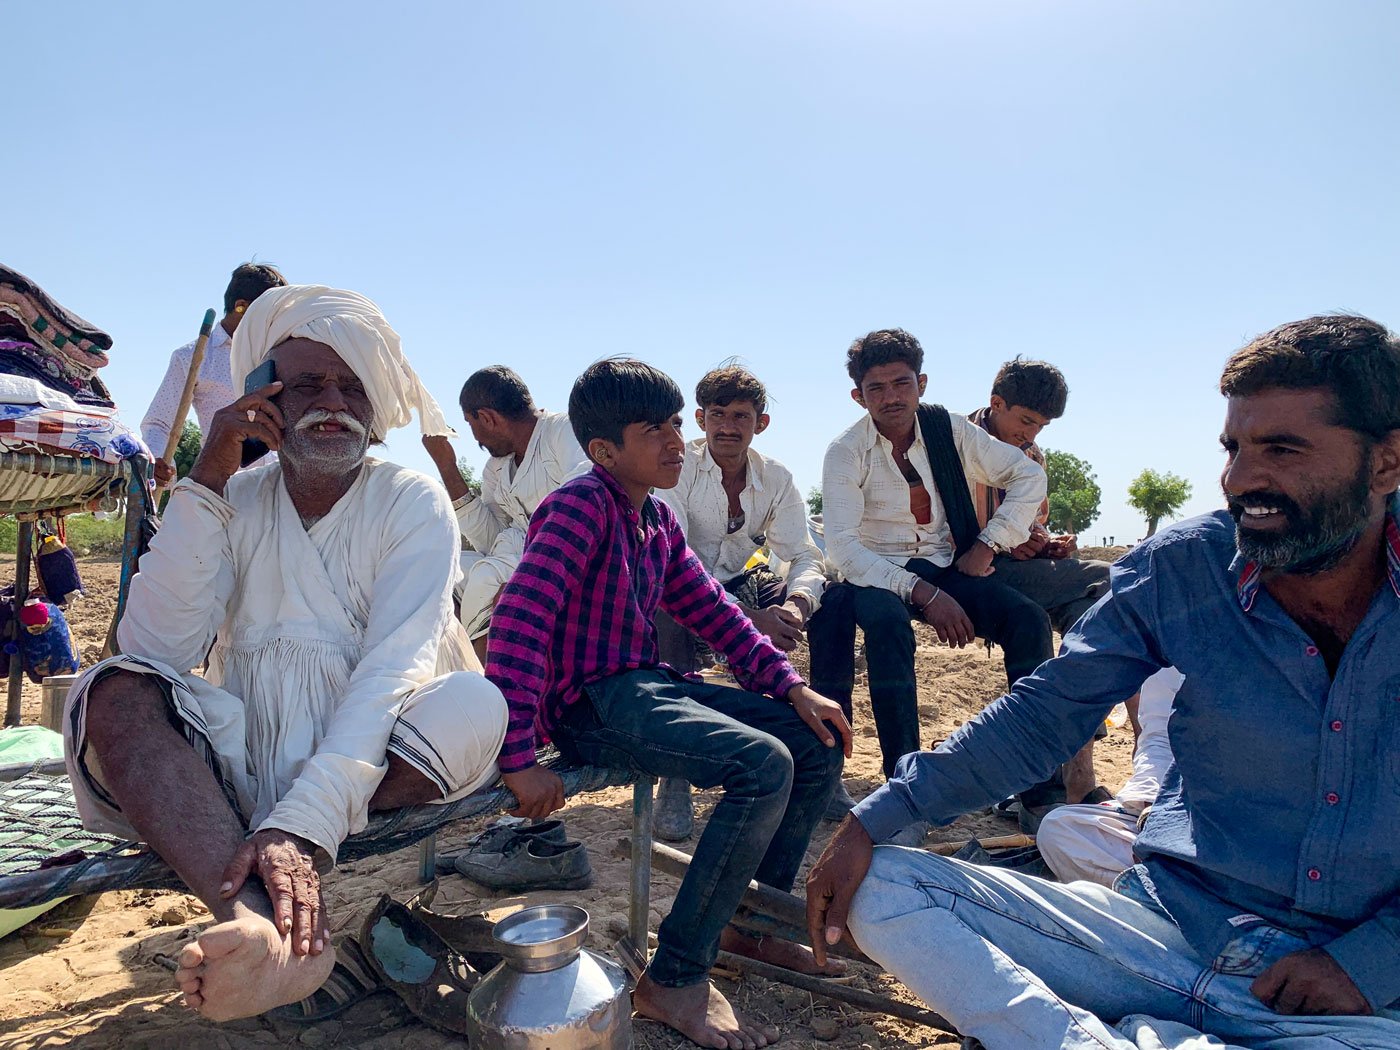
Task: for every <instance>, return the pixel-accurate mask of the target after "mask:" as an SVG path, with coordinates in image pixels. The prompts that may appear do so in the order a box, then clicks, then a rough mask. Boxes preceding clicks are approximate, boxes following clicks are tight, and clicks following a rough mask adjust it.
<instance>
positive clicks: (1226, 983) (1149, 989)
mask: <svg viewBox="0 0 1400 1050" xmlns="http://www.w3.org/2000/svg"><path fill="white" fill-rule="evenodd" d="M850 928H851V933H852V934H853V935H854V936H855V938H856V941H857V943H859V945H860V946H861V948H862V949H863V950H864V951H865V953H866V954H867V955H869V956H870V957H871V958H873V959H874V960H875V961H876V962H878V963H880V965H882V966H884V967H885V969H887V970H888V971H890V972H891V973H892V974H894V975H895V976H896V977H898V978H899V979H900V980H901V981H903V982H904V984H905V985H907V986H908V987H909V989H910V990H911V991H913V992H915V993H916V994H917V995H918V996H919V997H920V998H921V999H923V1000H924V1001H925V1002H926V1003H928V1005H929V1006H930V1007H932V1008H933V1009H935V1010H937V1011H939V1012H940V1013H942V1014H943V1015H944V1016H945V1017H947V1018H948V1020H950V1021H951V1022H952V1023H953V1024H954V1025H956V1026H957V1028H958V1030H959V1031H960V1032H962V1033H963V1034H964V1035H968V1036H975V1037H976V1038H978V1039H980V1040H981V1041H982V1042H983V1044H985V1045H986V1047H987V1050H1042V1048H1043V1050H1059V1048H1060V1047H1067V1048H1071V1050H1088V1048H1094V1050H1103V1048H1112V1050H1148V1048H1151V1050H1168V1048H1169V1050H1188V1048H1189V1050H1206V1048H1211V1050H1218V1048H1221V1047H1249V1048H1257V1050H1263V1048H1267V1050H1342V1048H1346V1050H1362V1048H1365V1050H1397V1048H1400V1011H1393V1010H1387V1011H1382V1012H1381V1013H1380V1014H1378V1015H1376V1016H1374V1017H1310V1016H1294V1015H1288V1014H1278V1013H1275V1012H1274V1011H1273V1010H1271V1009H1269V1008H1268V1007H1267V1006H1265V1005H1264V1004H1263V1003H1261V1002H1259V1000H1257V999H1255V998H1254V996H1253V995H1251V994H1250V991H1249V986H1250V984H1251V983H1252V982H1253V980H1254V978H1255V977H1257V976H1258V975H1259V974H1260V973H1262V972H1263V971H1264V970H1266V969H1267V968H1268V967H1269V966H1271V965H1272V964H1273V963H1274V962H1275V961H1277V960H1278V959H1279V958H1281V957H1282V956H1284V955H1287V954H1289V953H1291V952H1295V951H1301V950H1302V949H1304V948H1307V947H1308V946H1309V945H1308V944H1307V942H1305V941H1303V940H1301V939H1299V938H1297V937H1295V936H1293V935H1292V934H1289V933H1287V932H1285V931H1283V930H1279V929H1275V928H1273V927H1271V926H1267V925H1262V924H1260V925H1254V926H1250V927H1247V928H1243V929H1242V931H1241V933H1240V935H1239V936H1238V937H1236V938H1235V939H1234V940H1233V941H1231V942H1230V943H1229V944H1228V945H1227V946H1226V948H1225V950H1224V951H1223V952H1222V953H1221V954H1220V955H1219V956H1218V957H1217V958H1215V959H1213V960H1212V959H1202V958H1200V957H1199V956H1197V954H1196V953H1195V951H1194V950H1193V949H1192V948H1191V946H1190V945H1189V944H1187V943H1186V940H1185V939H1184V938H1183V937H1182V936H1181V932H1180V931H1179V930H1178V929H1177V927H1176V924H1175V923H1174V922H1172V920H1171V918H1170V916H1168V915H1167V913H1166V912H1165V911H1163V910H1162V909H1161V908H1160V906H1158V905H1157V904H1156V902H1155V901H1154V900H1153V898H1152V897H1151V896H1150V894H1148V892H1147V891H1146V889H1145V888H1144V886H1143V883H1142V881H1141V879H1140V878H1139V875H1138V870H1137V869H1135V868H1129V869H1128V871H1126V872H1124V874H1123V876H1121V877H1120V879H1119V881H1118V892H1114V891H1113V890H1109V889H1106V888H1104V887H1102V886H1098V885H1095V884H1094V883H1089V882H1075V883H1070V884H1069V885H1061V884H1059V883H1054V882H1046V881H1044V880H1042V879H1036V878H1032V877H1030V876H1025V875H1019V874H1017V873H1016V872H1012V871H1006V870H1004V869H1000V868H991V867H978V866H976V865H973V864H965V863H963V862H961V861H956V860H952V859H949V858H945V857H939V856H935V855H933V854H930V853H924V852H923V851H921V850H911V849H902V848H900V847H898V846H878V847H876V849H875V859H874V862H873V863H872V864H871V866H870V872H869V874H868V875H867V876H866V879H865V882H864V883H862V884H861V887H860V890H859V891H858V892H857V894H856V897H855V900H854V902H853V905H852V908H851V915H850ZM1203 1033H1205V1034H1203Z"/></svg>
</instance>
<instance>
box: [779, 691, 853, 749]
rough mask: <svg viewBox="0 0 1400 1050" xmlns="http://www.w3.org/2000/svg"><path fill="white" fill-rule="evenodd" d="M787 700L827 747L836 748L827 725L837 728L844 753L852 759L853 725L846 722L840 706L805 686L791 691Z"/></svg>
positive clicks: (834, 740)
mask: <svg viewBox="0 0 1400 1050" xmlns="http://www.w3.org/2000/svg"><path fill="white" fill-rule="evenodd" d="M787 700H788V703H790V704H792V709H793V710H794V711H796V712H797V714H798V715H799V716H800V717H801V719H802V721H804V722H806V723H807V726H808V728H810V729H811V730H812V732H814V733H816V734H817V739H818V740H820V741H821V742H822V743H823V744H825V745H826V746H827V747H835V746H836V738H835V737H834V736H832V735H831V730H830V729H829V728H827V723H828V722H830V723H831V725H833V726H835V727H836V732H838V733H840V734H841V742H842V743H841V750H842V752H843V753H844V754H845V756H846V757H847V758H850V757H851V735H852V734H851V723H850V722H847V721H846V715H845V713H844V712H843V711H842V710H841V705H840V704H838V703H837V702H836V701H835V700H829V699H827V698H826V697H824V696H822V694H821V693H818V692H816V691H814V690H813V689H811V688H810V687H809V686H805V685H799V686H794V687H793V688H792V689H789V690H788V695H787Z"/></svg>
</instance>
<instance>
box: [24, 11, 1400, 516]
mask: <svg viewBox="0 0 1400 1050" xmlns="http://www.w3.org/2000/svg"><path fill="white" fill-rule="evenodd" d="M5 27H6V32H7V38H8V39H9V40H10V41H12V42H13V46H11V47H9V48H8V49H7V51H8V54H7V58H6V97H7V98H8V99H9V100H10V102H9V105H8V107H7V108H8V111H9V119H8V121H7V126H8V129H9V133H8V135H7V136H6V139H7V152H8V159H7V161H6V163H5V165H4V169H3V172H4V173H3V176H0V186H3V188H4V197H5V202H6V207H5V217H4V220H3V225H0V231H2V232H0V258H3V260H4V261H5V262H6V263H7V264H9V265H11V266H13V267H16V268H18V269H20V270H22V271H24V272H26V273H28V274H29V275H30V276H32V277H33V278H35V279H36V280H38V281H39V282H40V283H41V284H42V285H43V286H44V287H45V288H47V289H48V290H49V291H50V292H51V293H52V294H53V295H55V296H56V297H57V298H58V299H59V300H60V301H62V302H63V303H65V304H66V305H68V306H70V307H72V308H73V309H74V310H76V311H77V312H79V313H81V314H83V315H84V316H86V317H88V318H89V319H91V320H92V321H94V322H95V323H97V324H99V325H101V326H103V327H105V328H107V329H108V330H109V331H110V332H111V333H112V334H113V336H114V337H115V339H116V346H115V349H114V352H113V355H112V356H113V363H112V365H111V366H110V368H108V369H107V370H106V371H105V372H104V378H105V379H106V380H107V382H108V384H109V385H110V386H111V388H112V390H113V393H114V395H115V396H116V398H117V400H118V404H119V405H120V406H121V408H122V409H123V413H124V415H125V416H126V417H127V419H128V420H129V421H130V422H132V423H136V422H138V421H139V420H140V417H141V415H142V414H143V412H144V410H145V407H146V404H147V402H148V401H149V399H150V396H151V394H152V393H153V391H154V388H155V385H156V383H157V382H158V380H159V378H160V375H161V373H162V372H163V370H164V368H165V364H166V361H167V358H168V355H169V353H170V351H171V349H173V348H174V347H175V346H177V345H178V344H180V343H182V342H185V341H186V340H188V339H190V338H192V336H193V335H194V332H195V329H196V328H197V327H198V323H199V319H200V316H201V314H202V313H203V311H204V309H205V307H207V306H214V305H216V304H217V303H218V301H219V297H220V295H221V293H222V291H223V287H224V284H225V282H226V280H227V277H228V272H229V270H230V269H231V268H232V267H233V266H234V264H236V263H238V262H240V261H242V260H245V259H248V258H250V257H253V256H256V257H257V258H259V259H262V260H267V261H272V262H275V263H277V264H278V265H280V266H281V267H282V268H283V270H284V272H285V273H286V274H287V275H288V277H289V278H290V279H291V280H293V281H304V282H323V283H327V284H333V285H342V286H345V287H350V288H354V289H356V290H358V291H362V292H364V293H365V294H367V295H369V296H370V297H371V298H373V299H375V300H377V301H378V302H379V304H380V305H381V306H382V307H383V309H384V311H385V313H386V314H387V316H388V317H389V319H390V321H391V322H392V323H393V324H394V325H395V326H396V327H397V328H398V330H399V331H400V332H401V333H402V334H403V337H404V342H405V345H406V347H407V348H408V351H409V354H410V356H411V359H412V360H413V362H414V364H415V365H416V367H417V368H418V370H419V371H420V373H421V374H422V375H423V377H424V380H425V381H426V383H427V384H428V386H429V387H430V389H432V390H433V391H434V393H435V394H436V395H437V397H438V398H439V400H440V401H442V402H443V404H444V407H446V408H447V409H448V410H449V414H450V415H451V416H452V417H453V418H454V419H455V418H456V417H457V415H458V413H457V411H456V408H455V401H456V392H457V390H458V388H459V387H460V385H461V382H462V380H463V379H464V378H465V377H466V375H467V374H468V373H469V372H470V371H471V370H473V369H474V368H477V367H480V366H482V365H486V364H492V363H505V364H509V365H511V366H512V367H514V368H515V369H516V370H518V371H519V372H520V373H521V374H522V375H523V376H524V377H525V379H526V380H527V382H528V383H529V384H530V386H531V388H532V390H533V391H534V393H535V397H536V400H537V401H538V403H539V404H541V405H543V406H546V407H550V408H562V407H563V406H564V403H565V401H566V398H567V395H568V389H569V386H570V383H571V382H572V380H573V378H574V377H575V376H576V375H577V374H578V372H579V371H580V370H581V369H582V368H583V367H584V366H585V365H587V364H588V363H589V362H590V361H592V360H594V359H595V358H597V357H600V356H602V355H605V354H612V353H622V352H626V353H631V354H635V355H638V356H640V357H643V358H645V359H647V360H650V361H652V362H653V363H655V364H657V365H659V366H661V367H663V368H665V369H667V370H668V371H670V372H671V373H672V374H673V375H674V376H675V377H676V378H677V379H678V380H679V381H680V382H681V385H682V387H683V388H685V389H686V390H687V392H688V393H689V392H690V391H692V390H693V388H694V383H695V380H696V379H698V378H699V376H700V375H701V374H702V373H703V372H704V371H705V370H706V369H707V368H708V367H710V366H712V365H714V364H716V363H718V362H719V361H721V360H722V359H724V358H727V357H730V356H731V355H739V356H741V357H742V358H743V359H745V360H746V361H747V362H748V363H750V364H751V365H752V367H753V368H754V369H755V370H756V371H757V372H758V373H759V375H760V376H761V377H762V378H763V379H764V380H765V381H766V382H767V383H768V385H769V388H770V390H771V391H772V393H773V396H774V398H775V401H776V403H775V405H774V406H773V410H772V411H773V417H774V423H773V427H772V429H771V430H770V431H769V433H768V434H766V435H764V436H763V437H762V438H761V439H760V441H761V445H760V447H761V448H763V449H764V450H765V451H767V452H769V453H770V454H772V455H775V456H777V457H778V458H780V459H782V460H783V461H785V462H786V463H787V464H788V465H789V466H790V467H791V468H792V470H793V472H794V474H796V476H797V480H798V482H799V484H800V485H801V486H802V488H803V489H804V491H805V490H806V489H807V488H808V487H809V486H811V485H815V484H817V483H819V481H820V473H821V457H822V454H823V451H824V450H825V448H826V445H827V443H828V442H829V441H830V439H831V438H832V437H833V436H834V435H835V434H836V433H837V432H839V431H840V430H841V429H843V428H844V427H845V426H846V425H847V424H848V423H849V422H851V421H852V420H853V419H854V418H856V415H857V413H858V409H857V408H856V407H855V406H854V405H853V404H852V403H851V401H850V399H849V396H848V391H849V386H850V384H849V382H848V381H847V379H846V377H845V374H844V371H843V365H842V359H843V353H844V349H845V347H846V346H847V345H848V344H849V342H850V341H851V339H852V338H853V337H855V336H857V335H860V334H861V333H863V332H865V331H867V330H869V329H872V328H881V327H887V326H892V325H900V326H903V327H905V328H908V329H909V330H910V331H912V332H914V333H915V334H916V335H917V336H918V337H919V338H920V339H921V340H922V342H923V344H924V347H925V349H926V351H927V354H928V361H927V371H928V373H929V375H930V391H931V394H932V396H933V398H935V399H937V400H941V401H943V402H945V403H947V404H948V405H949V406H951V407H954V408H958V409H962V410H967V409H971V408H974V407H976V406H977V405H979V404H982V403H983V402H984V400H985V398H986V394H987V389H988V386H989V383H990V380H991V376H992V374H993V373H994V372H995V370H996V368H997V366H998V365H999V364H1000V363H1001V362H1002V361H1003V360H1005V359H1007V358H1009V357H1011V356H1012V355H1014V354H1016V353H1018V352H1019V353H1025V354H1029V355H1032V356H1038V357H1044V358H1046V359H1048V360H1050V361H1053V362H1055V363H1056V364H1058V365H1059V366H1060V367H1061V368H1062V369H1063V370H1064V372H1065V373H1066V375H1067V376H1068V378H1069V381H1070V386H1071V391H1072V393H1071V397H1070V403H1069V411H1068V414H1067V415H1066V417H1065V418H1064V419H1062V420H1060V421H1058V422H1056V423H1055V424H1053V426H1052V427H1051V428H1050V429H1049V430H1047V431H1046V433H1045V435H1044V443H1045V444H1046V445H1047V446H1048V447H1052V448H1060V449H1065V450H1067V451H1071V452H1074V453H1076V454H1078V455H1080V456H1083V457H1085V458H1086V459H1088V460H1089V462H1090V463H1091V464H1092V465H1093V466H1094V468H1095V470H1096V471H1097V474H1098V478H1099V481H1100V483H1101V485H1102V487H1103V490H1104V499H1103V505H1102V515H1101V518H1100V520H1099V522H1098V523H1097V524H1096V525H1095V526H1094V527H1093V528H1092V529H1090V530H1089V533H1088V534H1087V535H1089V536H1092V537H1093V538H1094V539H1095V541H1097V538H1098V537H1099V536H1100V535H1108V534H1113V535H1115V536H1117V537H1118V538H1119V540H1120V541H1121V540H1122V539H1124V538H1128V537H1137V536H1140V535H1141V534H1142V531H1143V524H1142V521H1141V519H1140V518H1139V517H1138V516H1137V515H1136V513H1135V512H1134V511H1132V510H1131V509H1130V508H1128V507H1127V506H1126V503H1125V499H1126V488H1127V485H1128V482H1129V480H1130V479H1131V478H1132V477H1133V476H1134V475H1136V474H1137V473H1138V472H1139V471H1140V470H1141V469H1142V468H1143V467H1149V466H1150V467H1154V468H1156V469H1159V470H1171V471H1174V472H1176V473H1179V474H1183V475H1185V476H1186V477H1188V478H1189V479H1190V480H1191V482H1192V484H1193V485H1194V488H1195V494H1194V497H1193V499H1192V500H1191V502H1190V504H1189V505H1188V507H1187V510H1188V511H1189V512H1200V511H1206V510H1210V509H1212V508H1214V507H1215V506H1216V505H1217V504H1218V503H1219V495H1218V483H1217V480H1216V479H1217V475H1218V471H1219V468H1220V465H1221V455H1220V453H1219V451H1218V448H1217V437H1218V434H1219V428H1220V422H1221V418H1222V402H1221V400H1220V397H1219V395H1218V393H1217V392H1216V389H1215V383H1216V380H1217V378H1218V375H1219V369H1220V365H1221V363H1222V362H1223V361H1224V359H1225V357H1226V355H1227V354H1228V353H1229V352H1230V351H1231V350H1232V349H1234V348H1235V347H1236V346H1238V345H1239V344H1240V343H1241V342H1243V341H1244V340H1246V339H1247V338H1248V337H1249V336H1251V335H1253V334H1255V333H1258V332H1260V331H1263V330H1265V329H1267V328H1270V327H1272V326H1273V325H1275V324H1278V323H1280V322H1283V321H1286V320H1291V319H1295V318H1298V317H1302V316H1306V315H1308V314H1311V313H1315V312H1319V311H1326V310H1333V309H1348V310H1355V311H1359V312H1362V313H1366V314H1369V315H1371V316H1374V317H1376V318H1377V319H1379V320H1381V321H1384V322H1386V323H1389V324H1392V325H1400V283H1398V282H1397V275H1396V266H1395V261H1396V245H1397V243H1400V236H1397V235H1398V234H1400V203H1398V202H1400V194H1397V191H1396V185H1397V175H1396V173H1397V171H1400V146H1398V145H1397V135H1396V130H1397V124H1396V112H1397V107H1398V105H1400V64H1397V62H1396V61H1395V49H1396V46H1397V43H1400V5H1396V4H1394V3H1392V2H1389V0H1371V2H1361V0H1356V2H1348V0H1333V2H1329V3H1325V4H1320V3H1312V2H1308V3H1303V2H1280V0H1264V2H1226V3H1222V2H1220V0H1204V2H1203V0H1173V2H1170V3H1166V2H1160V3H1148V2H1145V0H1143V2H1138V0H1133V2H1126V0H1112V2H1081V3H1075V2H1068V0H1065V2H1053V3H1052V2H1049V0H1040V2H1034V3H1032V2H1025V0H997V2H995V3H987V2H985V0H982V2H977V0H960V2H938V0H919V2H907V3H895V2H879V0H860V2H847V3H833V2H827V0H805V2H800V3H799V2H792V3H768V4H764V3H753V2H743V3H730V2H715V0H710V2H707V3H704V4H673V3H642V2H636V3H579V2H559V3H549V4H546V3H537V4H524V3H504V4H490V5H487V4H477V3H470V4H469V3H398V4H383V3H374V4H369V3H358V2H347V3H336V4H329V3H326V4H311V3H301V2H282V3H278V4H265V3H243V4H232V5H228V4H225V5H212V4H191V3H180V4H175V3H141V4H130V5H128V4H116V5H112V4H109V5H96V4H58V3H52V4H50V3H30V4H14V5H10V6H9V7H8V8H7V10H6V13H5ZM460 447H461V449H462V450H463V451H464V452H466V453H467V454H468V455H469V456H470V457H471V458H472V459H473V460H474V461H476V462H481V461H483V460H484V456H483V454H482V453H480V451H479V450H477V449H476V448H475V446H474V445H473V444H472V443H471V442H470V441H469V440H463V441H462V442H461V446H460ZM389 455H390V456H391V457H392V458H396V459H401V460H402V461H403V462H406V463H409V464H411V465H414V466H418V467H421V468H426V467H427V466H428V462H427V459H426V457H425V456H424V455H423V453H422V451H421V449H420V448H419V446H418V438H417V434H416V431H410V430H403V431H399V432H397V433H396V434H395V435H394V436H393V437H392V438H391V445H390V449H389Z"/></svg>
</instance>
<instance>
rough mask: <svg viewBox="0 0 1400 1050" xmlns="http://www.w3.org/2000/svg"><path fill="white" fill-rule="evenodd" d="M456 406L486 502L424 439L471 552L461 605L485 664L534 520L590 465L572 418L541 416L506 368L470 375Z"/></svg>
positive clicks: (440, 440) (439, 441)
mask: <svg viewBox="0 0 1400 1050" xmlns="http://www.w3.org/2000/svg"><path fill="white" fill-rule="evenodd" d="M459 401H460V403H461V406H462V416H463V417H464V418H465V419H466V421H467V426H468V427H470V428H471V432H472V437H473V438H475V439H476V442H477V444H478V445H480V446H481V447H482V448H483V449H485V450H486V451H487V453H489V454H490V456H491V459H490V460H489V461H488V462H487V464H486V467H485V469H484V470H483V471H482V472H481V494H480V495H479V496H476V495H473V494H472V492H471V490H470V489H468V488H467V483H466V481H465V480H464V479H463V478H462V473H461V471H459V470H458V469H457V452H456V450H455V449H454V448H453V447H452V442H451V441H449V440H448V439H447V438H446V437H444V436H442V435H440V434H434V435H424V437H423V447H424V448H425V449H427V451H428V455H429V456H431V457H432V460H433V464H434V465H435V466H436V467H437V469H438V473H439V474H441V475H442V481H443V484H444V485H446V486H447V494H448V495H449V496H451V497H452V509H453V510H454V511H456V513H457V524H458V526H459V527H460V528H461V530H462V538H463V539H464V540H466V541H467V542H468V543H469V544H471V547H472V549H471V550H469V551H463V552H462V572H463V573H464V577H463V580H462V582H461V584H460V585H459V587H458V590H457V601H458V605H459V607H460V615H461V618H462V624H463V626H465V627H466V629H467V635H468V636H469V637H470V638H471V640H472V645H473V646H474V647H475V648H476V652H477V654H478V655H479V656H482V657H483V658H484V657H485V655H486V632H487V631H488V630H489V628H490V626H491V609H492V607H493V606H494V605H495V603H496V597H497V596H498V595H499V594H500V593H501V588H502V587H503V586H505V582H506V580H508V579H510V574H511V573H512V572H514V571H515V566H516V565H517V564H518V563H519V561H520V551H521V549H522V548H523V547H524V545H525V527H526V526H527V525H529V524H530V515H531V514H533V513H535V508H536V507H538V506H539V505H540V500H542V499H544V498H545V497H546V496H547V495H549V494H550V493H551V492H553V491H554V490H555V489H557V488H558V487H559V486H560V485H562V484H563V483H564V482H565V481H566V480H568V479H569V478H571V477H573V476H574V475H576V474H582V473H583V472H584V471H586V470H587V469H588V467H589V462H588V457H586V456H585V455H584V454H583V450H582V449H581V448H579V447H578V441H577V440H576V439H575V438H574V431H573V428H572V427H570V426H569V417H568V416H566V415H564V414H563V413H562V412H545V411H544V410H543V409H539V408H536V407H535V400H534V398H532V397H531V396H530V388H529V387H527V386H526V385H525V381H524V380H523V379H521V378H520V377H519V376H518V375H516V374H515V373H514V372H513V371H511V370H510V369H509V368H507V367H505V366H504V365H489V366H488V367H486V368H481V369H478V370H477V371H475V372H473V373H472V374H471V375H470V376H468V377H467V381H466V382H465V383H464V384H462V393H461V396H460V398H459Z"/></svg>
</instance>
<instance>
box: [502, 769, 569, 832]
mask: <svg viewBox="0 0 1400 1050" xmlns="http://www.w3.org/2000/svg"><path fill="white" fill-rule="evenodd" d="M501 780H502V782H503V783H504V784H505V786H506V787H508V788H510V790H511V793H512V794H513V795H515V799H516V801H517V802H518V803H519V805H518V806H516V807H515V808H514V809H512V810H510V811H509V813H510V815H511V816H512V817H528V818H529V819H531V820H543V819H544V818H545V817H547V816H549V815H550V814H551V813H553V812H554V811H555V810H557V809H563V808H564V782H563V781H562V780H560V779H559V776H558V774H557V773H553V772H551V771H550V770H548V769H545V768H544V766H531V767H530V768H529V769H522V770H519V771H518V772H515V773H502V774H501Z"/></svg>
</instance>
